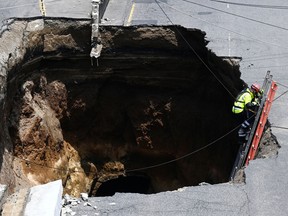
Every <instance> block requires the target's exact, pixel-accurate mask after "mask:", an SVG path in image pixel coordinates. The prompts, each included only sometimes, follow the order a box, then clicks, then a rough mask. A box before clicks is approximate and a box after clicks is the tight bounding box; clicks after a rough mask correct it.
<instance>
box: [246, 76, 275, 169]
mask: <svg viewBox="0 0 288 216" xmlns="http://www.w3.org/2000/svg"><path fill="white" fill-rule="evenodd" d="M276 90H277V84H276V83H275V82H274V81H272V84H271V88H270V91H269V93H268V98H267V100H266V103H265V106H264V109H263V112H262V115H261V118H260V122H259V124H258V127H257V130H256V134H255V136H254V139H253V142H252V146H251V148H250V151H249V154H248V157H247V158H246V166H247V165H248V164H249V161H250V160H253V159H254V158H255V155H256V152H257V149H258V146H259V143H260V139H261V137H262V134H263V131H264V127H265V124H266V122H267V119H268V115H269V112H270V109H271V106H272V102H273V99H274V96H275V93H276Z"/></svg>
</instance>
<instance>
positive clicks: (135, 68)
mask: <svg viewBox="0 0 288 216" xmlns="http://www.w3.org/2000/svg"><path fill="white" fill-rule="evenodd" d="M90 28H91V27H90V25H89V23H88V22H86V21H76V20H73V21H69V20H45V21H43V20H34V21H16V22H14V23H13V24H12V26H11V29H12V30H10V32H8V33H7V32H6V33H4V34H3V36H2V38H4V39H5V35H6V34H7V37H8V36H9V34H12V33H13V32H17V31H20V32H22V33H23V34H22V35H23V38H21V41H20V42H19V45H17V47H16V48H15V52H14V53H10V54H9V53H7V55H8V56H9V59H10V60H9V61H10V63H13V64H10V66H9V67H8V68H9V73H8V78H7V83H8V88H7V94H6V95H5V107H4V110H5V113H6V116H8V118H7V119H9V120H7V125H8V131H9V133H8V134H6V135H8V136H7V137H9V139H7V140H6V141H5V142H6V145H8V144H9V143H10V145H12V146H13V152H14V155H15V156H16V157H15V159H14V161H13V169H14V172H15V173H16V174H17V177H15V185H16V186H21V185H25V184H27V183H29V184H38V183H45V182H49V181H52V180H55V179H59V178H61V179H62V180H63V185H64V190H65V192H66V193H69V194H71V195H74V196H78V195H79V193H81V192H88V193H89V194H90V195H91V196H107V195H113V194H114V193H115V192H137V193H145V194H149V193H157V192H161V191H167V190H175V189H177V188H179V187H183V186H190V185H198V184H199V183H201V182H208V183H211V184H215V183H221V182H226V181H228V178H229V174H230V171H231V169H232V165H233V162H234V160H235V155H236V152H237V150H238V146H237V131H234V132H232V133H229V132H230V131H231V130H232V129H233V128H234V127H235V126H236V122H235V118H234V116H233V115H232V113H231V106H232V103H233V98H232V97H231V95H230V93H232V94H233V95H236V94H237V92H238V91H239V90H240V89H242V87H243V81H242V80H241V79H240V72H239V66H238V64H237V61H238V59H232V58H220V57H217V56H216V55H215V54H214V53H213V52H211V51H210V50H208V49H207V48H206V45H207V43H208V42H207V41H206V40H205V33H204V32H202V31H200V30H197V29H185V28H183V27H179V26H176V27H175V26H157V27H156V26H155V27H152V26H137V27H125V28H124V27H113V26H112V27H111V26H102V27H101V39H102V44H103V50H102V54H101V56H100V58H99V59H98V60H97V61H96V60H95V59H94V60H93V61H92V62H91V59H90V57H89V53H90V34H91V32H90ZM176 29H177V30H176ZM10 37H11V35H10ZM14 37H16V36H15V35H14ZM183 37H185V39H186V41H187V42H189V44H190V46H191V47H193V50H194V51H192V50H191V49H190V47H189V46H188V45H187V44H186V42H185V41H184V40H183ZM6 40H7V39H6ZM17 41H18V40H16V42H17ZM10 42H11V43H16V42H15V40H13V41H10ZM16 50H17V52H16ZM195 52H196V53H197V55H198V56H196V55H195ZM199 58H201V60H200V59H199ZM92 64H93V65H92ZM207 67H209V69H208V68H207ZM210 70H211V71H210ZM212 72H213V73H212ZM215 76H216V77H217V79H216V78H215ZM223 85H224V86H225V88H226V89H225V88H224V87H223ZM227 90H228V91H230V93H229V92H228V91H227ZM1 118H3V116H1ZM4 120H5V118H4ZM4 120H3V121H4ZM3 131H4V132H2V133H5V130H3ZM227 133H229V134H227ZM225 134H227V135H226V136H224V137H223V138H221V139H219V140H218V141H217V142H215V143H213V142H214V141H215V140H217V139H218V138H220V137H221V136H223V135H225ZM209 143H213V145H209V146H208V147H205V146H206V145H208V144H209ZM202 148H203V149H202ZM199 149H202V150H200V151H198V150H199Z"/></svg>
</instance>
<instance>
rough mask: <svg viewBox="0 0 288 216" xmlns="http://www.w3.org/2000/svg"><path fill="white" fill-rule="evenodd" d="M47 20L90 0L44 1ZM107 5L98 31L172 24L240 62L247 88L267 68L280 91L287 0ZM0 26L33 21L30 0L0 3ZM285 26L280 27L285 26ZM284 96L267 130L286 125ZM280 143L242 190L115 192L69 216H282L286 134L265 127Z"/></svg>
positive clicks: (85, 12)
mask: <svg viewBox="0 0 288 216" xmlns="http://www.w3.org/2000/svg"><path fill="white" fill-rule="evenodd" d="M44 2H45V6H46V14H47V16H55V17H73V18H89V13H90V2H89V1H81V0H69V1H66V0H55V1H52V0H51V1H48V0H47V1H44ZM239 2H240V1H236V0H233V1H232V0H231V1H229V2H228V1H217V0H213V1H212V0H210V1H209V0H161V1H160V0H159V1H158V0H154V1H153V0H135V1H128V0H122V1H117V0H110V3H109V5H108V7H107V10H106V13H105V14H104V16H103V24H105V25H125V26H129V25H137V24H148V25H170V24H171V23H173V24H179V25H182V26H185V27H188V28H198V29H201V30H203V31H205V32H206V34H207V35H206V38H207V40H208V41H210V42H209V44H208V48H210V49H211V50H212V51H213V52H215V53H216V54H217V55H218V56H230V57H231V56H237V57H242V61H241V63H240V70H241V72H242V78H243V79H244V80H245V81H246V82H247V83H248V84H251V83H253V82H262V81H263V79H264V77H265V74H266V71H267V70H270V71H271V73H272V75H273V76H274V80H275V81H277V82H278V83H279V89H278V92H277V95H276V97H277V96H281V94H282V93H285V91H287V90H288V88H287V86H288V76H287V67H288V64H287V60H286V59H287V57H288V51H287V47H288V41H287V38H288V37H287V36H288V23H287V20H288V13H287V10H288V2H287V1H284V0H274V1H268V0H261V1H260V0H241V3H239ZM0 10H1V11H0V12H1V13H0V21H3V20H4V19H6V18H9V17H34V16H41V11H40V7H39V2H38V1H37V0H25V1H24V0H16V1H4V0H1V2H0ZM285 21H286V22H285ZM287 110H288V94H284V95H283V96H281V97H280V98H278V99H277V100H276V101H275V102H274V103H273V106H272V110H271V113H270V117H269V119H270V121H271V123H272V126H282V127H288V118H287ZM273 133H274V134H275V135H276V137H277V139H278V141H279V143H280V145H281V146H282V147H281V149H280V150H279V154H278V156H277V157H275V158H270V159H258V160H254V161H252V162H250V164H249V166H248V168H246V169H245V173H246V184H243V185H233V184H230V183H226V184H219V185H205V186H197V187H188V188H184V189H179V190H178V191H174V192H163V193H159V194H154V195H139V194H116V195H114V196H113V197H100V198H93V199H92V198H90V202H92V204H93V205H95V206H96V207H97V208H96V209H95V208H92V209H90V210H87V206H83V207H80V206H78V207H77V208H76V209H75V211H76V212H78V214H77V215H154V216H157V215H159V216H160V215H227V216H228V215H229V216H231V215H259V216H263V215H267V216H268V215H269V216H270V215H275V216H282V215H283V216H284V215H287V214H288V206H287V200H288V193H287V192H286V191H288V181H287V179H288V172H287V165H288V157H287V156H288V143H287V140H288V135H287V134H288V133H287V130H284V129H279V128H273Z"/></svg>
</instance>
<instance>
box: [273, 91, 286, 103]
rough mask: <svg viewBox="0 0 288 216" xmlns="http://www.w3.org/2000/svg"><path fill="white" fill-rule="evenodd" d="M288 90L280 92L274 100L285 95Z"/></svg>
mask: <svg viewBox="0 0 288 216" xmlns="http://www.w3.org/2000/svg"><path fill="white" fill-rule="evenodd" d="M287 92H288V90H287V91H285V92H283V93H282V94H280V95H279V96H278V97H276V98H275V99H274V100H273V102H274V101H276V100H278V99H279V98H281V97H282V96H284V95H285V94H286V93H287Z"/></svg>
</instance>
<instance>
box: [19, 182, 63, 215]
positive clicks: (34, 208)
mask: <svg viewBox="0 0 288 216" xmlns="http://www.w3.org/2000/svg"><path fill="white" fill-rule="evenodd" d="M62 193H63V187H62V181H61V180H58V181H54V182H50V183H48V184H45V185H38V186H35V187H32V188H31V190H30V194H29V197H28V200H27V205H26V208H25V211H24V215H25V216H39V215H41V216H52V215H55V216H59V215H60V213H61V202H62Z"/></svg>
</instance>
